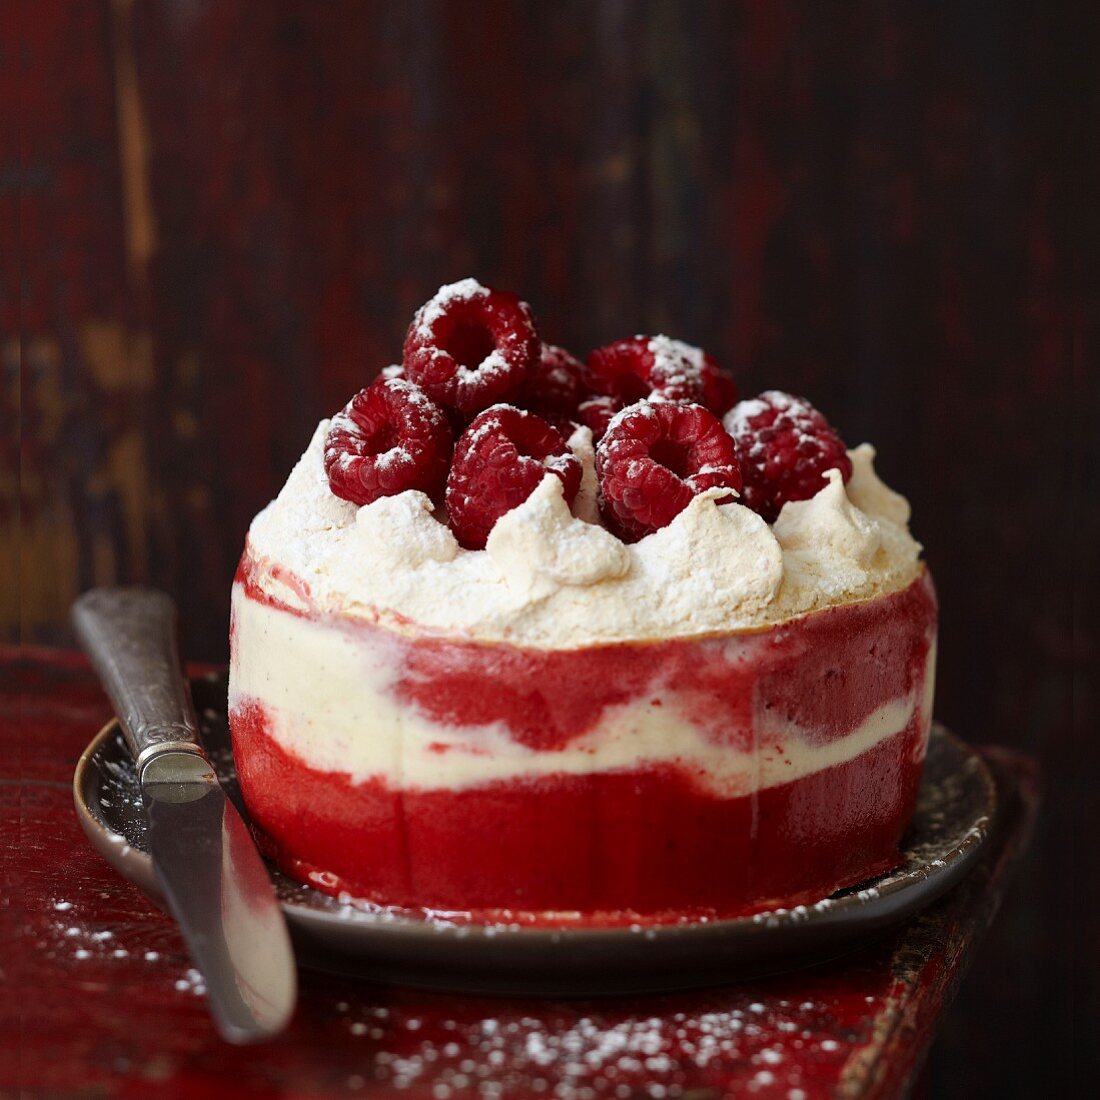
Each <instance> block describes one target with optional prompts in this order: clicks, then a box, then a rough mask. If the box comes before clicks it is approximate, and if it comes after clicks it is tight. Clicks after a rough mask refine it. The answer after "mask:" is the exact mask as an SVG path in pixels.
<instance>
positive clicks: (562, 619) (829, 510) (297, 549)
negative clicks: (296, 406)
mask: <svg viewBox="0 0 1100 1100" xmlns="http://www.w3.org/2000/svg"><path fill="white" fill-rule="evenodd" d="M327 429H328V422H327V421H323V422H322V423H321V424H320V425H319V427H318V429H317V431H316V433H315V434H314V437H313V440H312V442H311V443H310V445H309V447H308V448H307V450H306V452H305V454H304V455H303V456H302V458H301V460H300V461H299V462H298V464H297V466H295V468H294V470H293V472H292V473H291V475H290V477H289V479H288V480H287V483H286V485H285V486H284V487H283V489H282V491H281V492H280V493H279V496H278V497H277V498H276V499H275V500H274V501H272V503H271V504H269V505H268V507H267V508H265V509H264V510H263V511H262V512H261V513H260V514H259V515H258V516H257V517H256V518H255V520H254V521H253V523H252V526H251V528H250V531H249V549H250V552H251V555H252V557H253V559H254V561H255V562H256V566H257V570H256V583H257V584H259V585H260V587H261V588H262V589H263V590H264V591H266V592H267V593H268V594H270V595H272V596H274V597H275V598H276V599H278V600H280V601H282V602H284V603H287V604H289V605H291V606H294V607H297V608H300V609H301V610H303V611H306V612H308V613H316V614H321V615H339V616H344V617H348V618H353V619H354V618H360V619H363V620H366V621H369V622H384V623H386V625H388V626H389V627H390V628H391V629H394V630H398V631H403V632H407V633H413V634H415V633H417V632H419V631H421V630H424V629H427V630H430V631H432V632H436V633H444V634H449V635H452V636H454V637H458V638H470V639H475V640H478V641H493V642H497V641H505V642H512V643H513V644H516V645H522V646H530V647H535V648H548V649H549V648H552V649H574V648H580V647H583V646H589V645H599V644H605V643H609V642H620V641H646V640H653V639H670V638H689V637H693V636H697V635H702V634H713V633H725V632H733V631H739V630H753V629H759V628H761V627H765V626H769V625H774V624H776V623H780V622H784V621H786V620H788V619H791V618H793V617H796V616H799V615H805V614H807V613H809V612H812V611H816V610H820V609H822V608H826V607H835V606H840V605H843V604H846V603H852V602H855V601H858V600H867V599H873V598H875V597H878V596H883V595H886V594H888V593H890V592H895V591H898V590H900V589H902V588H904V587H906V586H907V585H908V584H910V583H911V582H912V581H913V580H914V579H915V577H916V576H917V574H918V572H919V570H920V562H919V557H920V544H919V543H917V542H916V541H915V540H914V539H913V538H912V537H911V535H910V534H909V529H908V526H907V524H908V519H909V506H908V504H907V503H906V501H905V499H904V498H903V497H900V496H899V495H898V494H897V493H894V492H893V491H892V490H890V489H888V488H887V487H886V486H885V485H884V484H883V483H882V482H881V481H880V480H879V479H878V477H877V476H876V475H875V471H874V462H873V459H874V450H873V448H871V447H870V446H869V445H867V444H864V445H863V446H861V447H857V448H856V449H855V450H854V451H852V452H851V458H852V465H853V474H852V477H851V479H850V480H849V482H848V484H847V485H845V484H844V483H843V481H842V479H841V476H840V473H839V472H838V471H830V472H829V474H828V478H827V484H826V485H825V487H824V488H822V489H821V490H820V492H818V494H817V495H816V496H815V497H813V498H812V499H810V500H806V501H798V502H792V503H790V504H787V505H786V506H785V507H784V509H783V511H782V513H781V515H780V516H779V518H778V520H777V521H776V522H775V523H774V524H773V525H770V526H769V525H768V524H767V523H765V522H764V521H763V520H762V519H761V518H760V517H759V516H758V515H756V514H755V513H754V512H751V511H750V510H749V509H747V508H744V507H742V506H741V505H739V504H736V503H724V504H719V503H718V501H719V500H720V499H727V498H728V497H729V491H728V490H724V489H723V490H711V491H709V492H706V493H703V494H701V495H700V496H698V497H696V498H695V499H694V500H693V501H692V503H691V504H690V505H689V506H688V507H687V508H686V509H685V510H684V511H683V512H681V513H680V515H678V516H677V517H676V518H675V519H674V520H673V521H672V523H671V524H669V525H668V526H667V527H665V528H662V529H661V530H659V531H655V532H654V533H653V534H651V535H649V536H647V537H646V538H644V539H641V540H640V541H639V542H637V543H635V544H633V545H629V546H628V545H624V544H623V543H622V542H620V541H619V540H618V539H617V538H615V537H614V536H613V535H612V534H611V533H610V532H608V531H606V530H605V529H604V528H603V527H601V526H600V525H599V524H598V523H597V522H594V521H595V520H596V517H597V512H596V503H595V472H594V456H593V450H592V442H591V433H590V432H589V431H588V430H587V429H584V428H582V429H578V431H577V432H576V433H575V434H574V436H573V438H572V439H571V440H570V446H571V447H572V448H573V450H574V453H575V454H576V455H577V457H578V458H579V459H580V461H581V464H582V468H583V471H584V477H583V480H582V483H581V491H580V493H579V494H578V497H577V499H576V501H574V503H573V506H572V509H570V507H569V506H568V505H567V504H566V502H565V501H564V499H563V497H562V491H561V482H560V481H559V480H558V479H557V478H556V477H554V476H553V475H552V474H548V475H547V476H546V478H545V479H544V480H543V482H542V484H540V485H539V486H538V487H537V489H536V490H535V492H533V493H532V494H531V496H530V497H529V498H528V499H527V500H526V501H525V502H524V503H523V504H522V505H520V506H519V507H518V508H515V509H513V510H512V511H510V512H508V513H507V514H505V515H504V516H503V517H502V518H501V519H500V520H499V521H498V522H497V524H496V526H495V527H494V528H493V531H492V533H491V534H490V536H489V542H488V545H487V547H486V549H485V550H474V551H471V550H464V549H462V548H461V547H460V546H458V544H457V543H456V541H455V539H454V536H453V535H452V534H451V532H450V530H449V529H448V528H447V526H446V524H445V523H444V522H442V521H441V519H440V517H439V516H438V515H437V514H435V513H434V512H433V509H432V504H431V501H430V500H429V499H428V498H427V497H426V496H425V495H424V494H423V493H418V492H413V491H409V492H405V493H400V494H398V495H397V496H393V497H383V498H381V499H380V500H376V501H374V502H373V503H371V504H368V505H364V506H363V507H361V508H360V507H356V506H355V505H354V504H351V503H349V502H348V501H345V500H341V499H339V498H338V497H336V496H334V495H333V494H332V492H331V490H330V489H329V485H328V479H327V477H326V475H325V471H324V466H323V461H322V452H323V448H324V439H325V434H326V432H327ZM282 571H289V572H290V573H292V574H293V575H294V576H295V577H296V578H298V579H299V580H300V581H301V582H302V585H303V586H304V587H298V588H294V589H291V588H288V587H287V586H286V585H285V584H283V582H282V581H281V580H280V574H281V572H282Z"/></svg>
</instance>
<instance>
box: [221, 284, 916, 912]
mask: <svg viewBox="0 0 1100 1100" xmlns="http://www.w3.org/2000/svg"><path fill="white" fill-rule="evenodd" d="M736 399H737V389H736V386H735V384H734V382H733V381H732V379H730V378H729V376H728V375H727V374H725V372H724V371H722V369H721V368H720V367H719V366H718V364H717V363H716V362H715V360H714V359H713V358H712V357H711V356H709V355H707V354H706V353H704V352H703V351H702V350H700V349H698V348H694V347H691V346H690V345H688V344H685V343H682V342H681V341H679V340H674V339H670V338H669V337H666V336H633V337H630V338H627V339H623V340H618V341H615V342H614V343H611V344H607V345H606V346H604V347H601V348H598V349H596V350H595V351H593V352H591V353H590V354H589V355H588V356H587V357H586V358H585V359H584V360H583V361H582V360H581V359H579V358H577V357H574V356H573V355H572V354H571V353H570V352H569V351H567V350H565V349H563V348H561V347H558V346H555V345H552V344H548V343H545V342H543V340H542V336H541V334H540V333H539V330H538V326H537V322H536V320H535V317H534V314H533V312H532V310H531V308H530V307H529V306H528V305H527V304H526V303H524V302H522V301H520V300H519V299H518V298H517V297H516V296H515V295H513V294H508V293H504V292H502V291H498V290H494V289H491V288H488V287H484V286H481V285H480V284H479V283H477V282H476V281H475V280H473V279H465V280H462V281H461V282H459V283H455V284H452V285H450V286H445V287H443V288H441V289H440V291H439V292H438V293H437V294H436V295H435V296H434V297H433V298H432V299H431V300H430V301H429V302H427V303H426V304H425V305H424V306H423V307H421V309H420V310H419V311H418V312H417V314H416V317H415V318H414V319H413V322H412V324H411V325H410V328H409V332H408V336H407V337H406V341H405V348H404V358H403V361H402V363H401V364H400V365H399V366H395V367H392V368H387V369H386V370H385V371H383V372H382V374H381V375H380V376H379V377H378V378H377V379H375V381H373V382H372V383H370V385H368V386H367V387H366V388H365V389H364V390H363V391H362V392H360V393H359V394H357V395H356V396H355V397H354V398H353V399H352V401H351V402H350V403H349V405H348V407H347V408H346V409H345V410H344V411H343V412H342V413H340V414H339V415H338V416H336V417H334V418H333V420H332V421H331V422H322V424H321V425H320V426H319V427H318V429H317V432H316V434H315V436H314V439H313V441H312V442H311V443H310V446H309V447H308V448H307V450H306V452H305V454H304V455H303V456H302V459H301V460H300V462H299V463H298V465H297V466H296V467H295V469H294V470H293V472H292V473H291V475H290V478H289V479H288V481H287V484H286V485H285V487H284V488H283V490H282V492H281V493H280V494H279V496H278V497H277V498H276V499H275V500H274V501H273V502H272V503H271V504H270V505H269V506H268V507H267V508H266V509H264V511H263V512H261V513H260V514H259V515H258V516H257V517H256V519H255V520H254V521H253V524H252V526H251V528H250V531H249V537H248V542H247V545H246V548H245V553H244V557H243V558H242V562H241V568H240V570H239V572H238V577H237V581H236V583H235V585H234V597H233V628H232V661H231V683H230V718H231V724H232V729H233V736H234V748H235V753H236V756H237V764H238V771H239V773H240V776H241V784H242V790H243V793H244V796H245V799H246V801H247V802H248V805H249V807H250V809H251V811H252V814H253V817H254V820H255V821H256V822H257V824H258V825H259V826H260V827H261V828H262V829H263V831H264V833H265V834H266V837H267V842H268V844H269V846H270V849H271V851H272V853H273V854H274V855H275V856H276V857H277V858H278V859H279V860H280V861H281V862H282V863H283V865H284V866H285V867H287V868H288V869H289V870H290V871H291V872H292V873H295V874H297V875H299V877H304V878H307V879H308V880H310V881H314V882H316V883H317V884H319V885H321V886H323V887H324V888H327V889H332V890H345V891H347V892H349V893H351V894H353V895H355V896H357V897H361V898H366V899H368V900H371V901H374V902H377V903H382V904H395V905H401V906H420V907H426V908H440V907H443V908H448V909H460V910H478V911H483V910H500V909H508V910H513V911H514V910H530V911H550V910H553V911H559V910H563V909H568V910H582V911H585V912H594V911H601V912H605V913H606V912H607V911H614V912H621V913H630V914H635V915H636V914H639V913H641V914H655V913H661V912H667V911H670V910H677V911H685V910H691V911H707V912H715V913H735V912H745V911H751V910H753V909H758V908H761V907H763V906H765V905H768V904H789V903H791V902H792V900H794V899H799V900H806V899H812V898H814V897H817V896H821V895H822V894H825V893H828V892H830V891H831V890H834V889H836V888H838V887H839V886H844V885H850V884H852V883H854V882H856V881H859V880H860V879H862V878H865V877H867V876H868V875H869V874H873V873H877V872H878V871H881V870H883V869H885V868H887V867H888V866H889V865H890V864H891V862H892V861H895V860H896V858H897V847H896V846H897V842H898V838H899V837H900V835H901V832H902V830H903V829H904V827H905V824H906V823H907V821H908V817H909V815H910V813H911V811H912V807H913V803H914V800H915V796H916V788H917V784H918V782H919V776H920V765H921V762H922V760H923V754H924V748H925V744H926V741H927V736H928V729H929V724H930V721H931V703H932V681H933V666H934V652H935V625H936V608H935V596H934V592H933V589H932V586H931V580H930V578H929V576H928V574H927V571H926V570H925V569H924V567H923V565H922V564H921V562H920V546H919V544H918V543H917V542H915V541H914V540H913V538H912V537H911V535H910V534H909V531H908V526H907V524H908V518H909V508H908V504H907V503H906V502H905V500H904V498H902V497H900V496H898V495H897V494H896V493H894V492H892V491H891V490H890V489H888V488H887V487H886V486H885V485H884V484H883V483H882V482H881V481H880V480H879V479H878V478H877V476H876V475H875V472H874V466H873V459H874V450H873V449H872V448H871V447H870V446H869V445H867V444H864V445H862V446H860V447H857V448H855V449H853V450H850V451H849V450H848V449H846V447H845V445H844V443H843V442H842V441H841V439H840V437H839V435H838V434H837V432H836V431H835V429H834V428H832V427H831V426H830V424H829V423H828V421H827V420H826V419H825V417H824V416H823V415H822V414H821V413H820V412H819V411H818V410H816V409H815V408H814V407H813V406H812V405H811V404H810V403H809V402H808V401H806V400H805V399H803V398H800V397H795V396H792V395H789V394H785V393H781V392H779V391H776V390H769V391H766V392H765V393H762V394H761V395H760V396H759V397H756V398H752V399H749V400H743V401H740V402H737V400H736Z"/></svg>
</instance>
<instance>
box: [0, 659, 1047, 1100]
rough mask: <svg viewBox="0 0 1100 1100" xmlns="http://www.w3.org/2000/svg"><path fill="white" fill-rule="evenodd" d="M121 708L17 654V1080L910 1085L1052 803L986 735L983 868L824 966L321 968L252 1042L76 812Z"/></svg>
mask: <svg viewBox="0 0 1100 1100" xmlns="http://www.w3.org/2000/svg"><path fill="white" fill-rule="evenodd" d="M0 652H2V651H0ZM109 715H110V711H109V707H108V705H107V703H106V700H105V698H104V697H103V695H102V694H101V692H100V691H99V689H98V687H97V685H96V683H95V681H94V679H93V677H92V676H91V674H90V673H89V671H88V669H87V667H86V665H85V664H84V663H83V661H82V660H80V659H79V658H77V657H75V656H73V655H69V654H63V653H49V652H42V651H24V653H23V655H22V656H21V657H20V656H19V654H18V653H16V652H14V651H9V652H7V653H6V654H4V655H3V658H2V659H0V723H2V726H0V729H2V733H0V813H2V819H3V829H2V833H0V875H2V887H3V893H2V907H0V942H2V943H3V944H4V949H3V957H2V965H3V974H2V977H3V983H4V986H5V987H6V988H5V990H4V992H3V994H2V997H0V1095H3V1096H7V1095H13V1096H14V1095H30V1096H50V1097H84V1096H89V1097H90V1096H95V1097H146V1096H151V1095H156V1096H178V1097H186V1098H191V1097H205V1096H217V1095H220V1094H222V1093H223V1092H225V1093H228V1092H231V1093H232V1095H234V1096H240V1097H259V1096H275V1095H278V1096H293V1097H307V1096H309V1097H315V1096H344V1095H349V1096H355V1095H367V1096H381V1095H389V1094H391V1093H394V1092H397V1091H399V1090H400V1091H402V1092H404V1093H407V1094H409V1095H410V1096H414V1097H421V1096H422V1097H431V1098H433V1100H448V1098H452V1097H454V1098H457V1097H463V1096H473V1097H484V1098H487V1100H491V1098H494V1097H507V1096H534V1097H538V1096H545V1097H559V1098H568V1097H578V1098H583V1097H592V1098H593V1100H595V1098H598V1097H605V1096H606V1097H622V1098H624V1100H625V1098H629V1097H635V1096H650V1097H683V1098H685V1100H706V1098H711V1097H715V1098H717V1097H720V1096H725V1095H729V1094H731V1093H742V1092H743V1093H745V1094H750V1095H756V1096H760V1097H782V1098H786V1100H810V1098H816V1097H824V1096H843V1097H889V1096H896V1095H900V1094H903V1093H904V1092H905V1091H906V1090H907V1089H908V1088H909V1087H911V1085H912V1083H913V1079H914V1076H915V1074H916V1072H917V1070H918V1069H919V1066H920V1063H921V1061H922V1059H923V1057H924V1055H925V1053H926V1052H927V1049H928V1046H929V1043H930V1042H931V1040H932V1038H933V1035H934V1034H935V1029H936V1025H937V1022H938V1020H939V1019H940V1017H941V1015H942V1013H943V1010H944V1008H945V1006H946V1004H947V1003H948V1001H949V1000H950V997H951V995H952V993H953V991H954V989H955V988H956V986H957V984H958V982H959V980H960V978H961V976H962V974H963V972H964V970H965V968H966V965H967V963H968V961H969V960H970V958H971V957H972V955H973V953H974V951H975V948H976V946H977V944H978V943H979V941H980V940H981V937H982V935H983V933H984V932H985V930H986V929H987V927H988V926H989V923H990V921H991V920H992V918H993V916H994V914H995V912H996V910H997V907H998V904H999V902H1000V899H1001V896H1002V893H1003V891H1004V887H1005V884H1006V880H1007V878H1008V877H1009V874H1010V871H1011V869H1012V866H1013V864H1014V862H1015V860H1016V857H1017V856H1018V855H1019V853H1020V851H1021V850H1022V848H1023V846H1024V845H1025V843H1026V840H1027V836H1028V833H1029V831H1030V827H1031V822H1032V819H1033V816H1034V811H1035V806H1036V784H1035V774H1034V769H1033V766H1032V765H1031V764H1030V762H1029V761H1028V760H1026V759H1025V758H1023V757H1021V756H1019V755H1016V754H1013V753H1009V752H1006V751H1003V750H997V749H989V750H986V756H987V759H988V760H989V762H990V764H991V765H992V766H993V768H994V770H995V771H996V773H997V776H998V780H999V782H1000V784H1001V785H1002V786H1003V791H1004V795H1003V797H1005V800H1006V811H1007V819H1006V825H1005V828H1004V829H1002V830H1001V831H1000V832H999V833H998V834H997V835H996V836H995V837H994V838H993V840H992V841H991V842H990V844H989V847H988V850H987V852H986V854H985V856H984V857H983V859H982V862H981V863H980V865H979V866H978V867H977V869H976V870H975V871H974V872H973V873H972V874H971V875H970V876H969V877H968V878H967V879H966V880H965V881H964V882H963V883H962V884H961V885H960V886H959V887H957V888H956V889H955V890H954V891H953V892H952V893H951V894H949V895H948V896H947V897H946V898H944V899H942V900H941V901H940V902H938V903H937V904H936V905H934V906H933V907H932V908H931V909H930V910H928V911H927V912H926V913H924V914H923V915H922V916H920V917H919V918H917V919H915V920H914V921H913V922H912V923H910V924H909V925H907V926H904V927H902V928H901V929H900V930H895V931H894V932H891V933H888V934H886V935H885V936H882V937H879V938H877V939H875V940H874V941H872V942H868V944H867V945H866V946H865V947H864V948H862V949H860V950H859V951H858V952H856V953H855V954H852V955H849V956H847V957H846V958H844V959H841V960H838V961H835V962H832V963H829V964H826V965H822V966H819V967H817V968H814V969H812V970H805V971H802V972H799V973H792V974H786V975H781V976H777V977H773V978H770V979H767V980H759V981H753V982H751V983H747V984H744V985H740V986H736V987H732V988H723V989H716V990H710V991H706V992H697V993H685V994H678V995H664V996H656V997H645V998H633V999H630V1000H598V999H597V1000H589V1001H584V1002H580V1001H537V1000H530V1001H519V1000H515V999H509V1000H501V999H494V998H488V997H470V996H455V995H443V994H429V993H423V992H416V991H412V990H408V989H402V988H397V987H392V986H382V985H371V984H368V983H364V982H361V981H353V980H350V979H342V978H338V977H330V976H323V975H319V974H312V973H308V972H304V973H303V974H302V975H301V1000H300V1005H299V1008H298V1013H297V1016H296V1018H295V1020H294V1023H293V1025H292V1026H291V1029H290V1030H289V1032H288V1033H287V1034H286V1035H285V1036H284V1037H283V1038H281V1039H280V1040H279V1041H277V1042H275V1043H272V1044H270V1045H268V1046H264V1047H252V1048H247V1049H235V1048H232V1047H229V1046H227V1045H225V1044H224V1043H222V1042H220V1041H219V1039H218V1038H217V1036H216V1035H215V1033H214V1031H213V1028H212V1026H211V1024H210V1021H209V1019H208V1017H207V1013H206V1006H205V1003H204V1000H203V996H202V994H203V988H202V980H201V976H200V975H199V974H198V973H197V972H196V971H195V970H193V969H192V968H191V966H190V963H189V961H188V958H187V955H186V954H185V952H184V949H183V943H182V940H181V939H180V936H179V934H178V933H177V931H176V928H175V926H174V925H173V923H172V922H171V920H169V919H168V918H167V917H165V916H164V915H163V914H162V913H160V912H159V911H158V910H157V909H156V908H155V907H154V906H153V905H151V904H150V903H149V902H148V901H146V899H145V898H144V897H143V896H142V895H141V894H140V893H139V892H138V891H137V890H136V889H135V888H134V887H132V886H131V885H130V884H129V883H127V882H126V881H124V880H123V879H121V878H120V877H119V876H118V875H117V874H116V873H115V872H114V871H113V870H112V868H111V867H109V866H108V865H107V864H106V863H105V862H104V861H103V860H102V859H100V857H99V856H98V855H96V854H95V853H94V852H93V851H92V850H91V848H90V847H89V846H88V844H87V843H86V841H85V839H84V836H83V834H82V833H81V831H80V828H79V826H78V825H77V821H76V817H75V815H74V813H73V809H72V795H71V788H70V783H71V778H72V772H73V768H74V766H75V764H76V760H77V757H78V756H79V755H80V752H81V751H82V749H83V748H84V746H85V745H86V744H87V742H88V741H89V740H90V739H91V737H92V736H93V734H94V733H95V732H96V730H97V729H98V728H99V727H100V725H101V724H102V723H103V722H104V721H105V720H106V719H107V718H108V717H109ZM21 1090H22V1091H21Z"/></svg>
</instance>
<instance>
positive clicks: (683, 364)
mask: <svg viewBox="0 0 1100 1100" xmlns="http://www.w3.org/2000/svg"><path fill="white" fill-rule="evenodd" d="M639 339H645V337H639ZM646 348H647V350H648V351H649V353H650V354H651V355H652V356H653V375H652V377H653V381H654V383H655V384H657V385H659V386H661V387H662V388H673V387H677V388H679V387H685V388H687V389H698V388H699V387H701V386H702V383H703V370H704V353H703V349H702V348H697V347H695V346H694V345H692V344H685V343H684V342H683V340H674V339H673V338H672V337H671V336H651V337H650V338H649V342H648V344H647V345H646Z"/></svg>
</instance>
